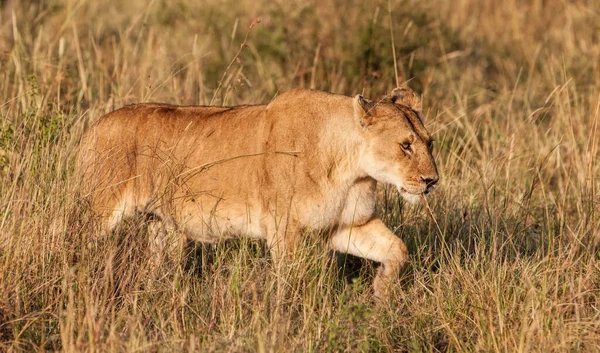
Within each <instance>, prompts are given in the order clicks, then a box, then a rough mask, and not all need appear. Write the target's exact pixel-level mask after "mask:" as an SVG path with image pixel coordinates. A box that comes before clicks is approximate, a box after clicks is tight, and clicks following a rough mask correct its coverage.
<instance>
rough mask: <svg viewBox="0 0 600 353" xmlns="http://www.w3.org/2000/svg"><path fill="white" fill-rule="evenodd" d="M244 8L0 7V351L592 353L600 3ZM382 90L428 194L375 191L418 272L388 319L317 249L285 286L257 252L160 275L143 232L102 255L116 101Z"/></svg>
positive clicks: (599, 318) (310, 248)
mask: <svg viewBox="0 0 600 353" xmlns="http://www.w3.org/2000/svg"><path fill="white" fill-rule="evenodd" d="M258 5H260V6H258ZM258 5H257V2H256V1H249V0H242V1H235V2H234V1H229V0H225V1H203V2H196V1H190V0H172V1H163V0H155V1H150V2H147V1H141V0H132V1H127V2H120V1H91V0H76V1H63V0H41V1H15V0H12V1H11V0H8V1H0V351H8V352H19V351H44V350H50V351H65V352H79V351H90V352H94V351H96V352H111V351H249V352H267V351H276V352H288V351H290V352H291V351H294V352H295V351H299V352H304V351H318V352H337V351H429V352H438V351H444V352H445V351H449V352H460V351H486V352H489V351H510V352H529V351H542V352H548V351H560V352H564V351H586V352H589V351H600V343H599V342H600V310H599V309H598V308H599V307H600V290H599V288H600V256H599V255H600V251H599V250H600V248H599V244H600V194H599V190H600V165H599V161H600V141H599V140H600V137H599V136H600V127H599V126H598V125H599V124H600V7H599V6H598V4H597V2H596V1H593V0H582V1H577V2H567V1H545V2H543V1H539V0H521V1H503V2H494V1H478V0H455V1H448V0H427V1H412V0H405V1H391V2H390V3H388V2H386V1H380V2H379V1H374V2H372V3H370V4H369V3H368V2H363V1H357V0H351V1H337V0H332V1H322V2H315V1H289V2H272V1H262V0H261V1H258ZM258 18H260V19H261V22H260V23H256V22H257V21H256V20H257V19H258ZM252 23H254V24H255V25H254V26H252V28H250V27H251V24H252ZM390 24H392V26H391V27H390ZM392 35H393V38H394V41H393V42H392ZM242 43H245V45H244V46H241V44H242ZM392 48H393V49H394V50H393V49H392ZM394 57H396V60H397V67H396V68H395V67H394ZM396 70H397V72H398V76H399V79H401V80H410V85H411V86H412V87H413V88H415V89H416V90H417V91H419V92H421V93H422V94H423V100H424V104H423V105H424V107H425V112H424V115H425V120H426V125H427V127H428V129H429V131H430V132H432V133H433V134H434V136H435V139H436V142H435V144H436V152H435V154H436V159H437V161H438V166H439V168H440V171H441V181H440V186H439V187H438V188H437V191H436V192H435V193H434V194H433V195H431V197H430V198H429V209H424V208H423V206H417V207H414V206H409V205H407V204H404V203H403V202H402V201H401V200H398V196H397V194H396V192H395V191H393V190H392V189H391V188H386V187H383V186H382V187H381V188H380V190H379V192H380V197H379V203H378V206H377V208H378V214H379V215H380V217H381V218H382V219H383V220H384V221H385V222H386V224H388V226H389V227H390V228H391V229H394V230H395V232H396V233H397V234H398V235H399V236H401V237H402V239H404V241H405V242H406V243H407V245H408V247H409V251H410V254H411V258H410V261H411V262H410V266H409V268H408V269H407V270H406V271H405V273H404V274H403V276H402V278H400V279H399V281H398V285H397V287H396V288H395V295H394V297H393V299H391V300H389V301H387V302H384V303H382V304H381V305H374V304H373V302H372V295H371V292H370V287H369V283H370V282H369V281H370V278H371V277H372V275H373V272H374V271H373V269H374V265H375V264H371V263H363V262H359V264H358V265H360V266H356V263H355V262H356V261H357V260H356V259H350V258H348V259H345V258H343V257H339V256H338V257H336V256H334V255H333V254H331V253H330V252H328V251H327V249H326V247H325V244H324V242H323V241H322V240H320V239H322V236H321V235H319V234H307V237H306V243H305V247H304V250H303V251H302V253H300V254H298V256H297V261H294V262H293V263H291V264H290V265H289V266H288V267H287V268H286V269H285V270H284V272H285V273H283V274H280V273H277V271H275V270H274V268H273V266H272V265H271V263H270V260H269V257H268V255H267V254H266V251H265V249H264V244H262V243H257V242H253V241H249V240H241V241H238V242H227V243H223V244H218V245H216V246H202V245H196V246H192V247H190V248H188V250H190V251H189V254H188V255H187V256H185V257H184V259H185V261H175V262H173V261H167V260H165V262H164V263H163V264H162V265H161V267H160V268H158V269H156V268H153V267H152V266H151V265H150V264H149V263H148V261H146V260H147V257H148V251H149V250H148V246H147V243H148V239H147V237H145V235H146V229H145V228H146V227H147V224H145V223H144V222H135V221H131V222H127V223H125V224H123V225H122V226H121V228H120V230H119V231H118V232H117V234H114V235H113V236H102V235H101V234H100V232H99V231H98V225H97V224H95V223H94V221H93V217H90V215H89V214H88V213H87V210H86V207H85V204H83V203H82V202H81V200H80V199H78V198H77V197H76V195H75V194H74V193H73V192H72V191H71V190H72V187H71V183H72V180H73V175H72V165H73V159H74V155H75V153H76V151H77V143H78V141H79V139H80V137H81V134H82V132H83V131H84V130H85V129H86V128H87V126H88V125H89V123H90V122H92V121H94V120H95V119H97V118H98V117H100V116H101V115H102V114H104V113H106V112H108V111H111V110H113V109H115V108H118V107H120V106H122V105H124V104H127V103H130V102H142V101H164V102H170V103H178V104H208V103H209V102H212V103H213V104H217V105H220V104H226V105H232V104H244V103H259V102H268V101H269V100H270V99H271V98H272V97H274V96H275V95H277V94H278V93H279V92H282V91H284V90H287V89H290V88H294V87H312V88H317V89H322V90H326V91H332V92H338V93H344V94H348V95H353V94H356V93H363V94H365V95H366V96H368V97H369V96H370V97H375V96H377V95H381V94H385V93H387V92H389V91H390V90H391V89H392V88H393V87H394V86H395V83H396V74H395V71H396ZM57 219H58V220H61V222H57V221H56V220H57ZM59 224H61V225H62V226H58V225H59ZM345 265H348V266H345ZM351 265H353V266H351ZM349 267H350V268H349ZM344 268H345V270H344ZM356 268H358V270H357V271H358V272H357V273H358V274H356V273H353V272H352V269H355V270H356ZM348 278H349V279H348Z"/></svg>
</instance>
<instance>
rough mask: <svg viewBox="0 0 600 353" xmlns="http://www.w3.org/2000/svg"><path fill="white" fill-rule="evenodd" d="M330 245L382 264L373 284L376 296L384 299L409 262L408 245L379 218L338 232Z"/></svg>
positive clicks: (343, 228)
mask: <svg viewBox="0 0 600 353" xmlns="http://www.w3.org/2000/svg"><path fill="white" fill-rule="evenodd" d="M329 243H330V245H331V247H332V248H333V249H335V250H337V251H341V252H344V253H348V254H351V255H354V256H360V257H363V258H366V259H369V260H373V261H377V262H380V263H381V266H380V267H379V268H378V269H377V275H376V276H375V280H374V281H373V289H374V291H375V296H376V297H377V298H380V299H381V298H382V297H384V296H385V294H386V292H387V290H388V287H389V285H390V283H391V282H392V281H393V280H394V279H396V278H397V277H398V274H399V273H400V270H402V268H403V267H404V265H405V264H406V262H407V260H408V252H407V250H406V245H405V244H404V242H403V241H402V240H401V239H400V238H398V237H397V236H396V235H395V234H394V233H392V231H391V230H389V229H388V228H387V227H386V226H385V224H383V222H382V221H381V220H380V219H378V218H373V219H371V220H370V221H368V222H366V223H365V224H363V225H360V226H356V225H354V226H346V227H342V228H340V229H338V230H337V232H336V233H335V234H334V235H333V236H332V237H331V239H330V241H329Z"/></svg>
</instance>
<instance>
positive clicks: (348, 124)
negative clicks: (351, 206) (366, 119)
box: [320, 111, 367, 185]
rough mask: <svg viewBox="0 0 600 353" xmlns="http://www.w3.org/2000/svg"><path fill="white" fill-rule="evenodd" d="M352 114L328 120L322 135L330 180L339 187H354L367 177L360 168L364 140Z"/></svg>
mask: <svg viewBox="0 0 600 353" xmlns="http://www.w3.org/2000/svg"><path fill="white" fill-rule="evenodd" d="M351 113H352V112H351V111H350V112H341V113H340V114H339V115H337V116H332V117H331V119H328V123H327V124H326V125H325V126H324V130H323V131H324V132H323V134H322V135H321V141H320V150H321V151H326V153H325V155H324V156H323V157H324V158H325V160H324V161H323V162H324V163H325V167H326V173H327V176H328V179H329V180H331V181H332V182H334V183H336V184H339V185H352V184H353V183H354V182H355V181H356V180H359V179H362V178H364V177H367V174H366V173H365V172H364V170H362V168H361V167H360V154H361V149H362V144H363V139H362V137H361V135H360V133H359V132H358V131H357V127H356V124H354V121H353V120H352V119H353V116H352V115H350V114H351Z"/></svg>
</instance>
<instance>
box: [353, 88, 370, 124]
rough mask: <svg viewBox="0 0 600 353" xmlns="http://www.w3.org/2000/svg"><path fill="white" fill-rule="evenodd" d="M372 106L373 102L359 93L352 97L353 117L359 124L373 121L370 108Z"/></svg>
mask: <svg viewBox="0 0 600 353" xmlns="http://www.w3.org/2000/svg"><path fill="white" fill-rule="evenodd" d="M374 107H375V104H374V103H373V102H372V101H370V100H368V99H365V97H363V96H361V95H360V94H357V95H356V97H354V117H355V118H356V120H357V121H358V122H359V123H360V125H361V126H368V125H370V124H371V123H372V122H373V112H372V109H373V108H374Z"/></svg>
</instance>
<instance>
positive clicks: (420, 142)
mask: <svg viewBox="0 0 600 353" xmlns="http://www.w3.org/2000/svg"><path fill="white" fill-rule="evenodd" d="M76 175H78V176H81V178H82V182H83V184H82V185H83V187H84V189H83V190H84V195H85V196H87V197H89V198H90V205H91V209H92V211H93V212H94V213H95V214H96V215H97V216H98V217H99V219H100V220H101V224H102V228H103V231H105V232H109V231H111V230H112V229H113V228H114V227H115V226H116V225H117V224H118V223H119V222H120V221H121V220H123V219H124V218H126V217H130V216H132V215H134V214H144V215H149V216H152V217H153V218H154V219H158V220H160V222H161V224H164V225H165V226H166V227H171V228H174V229H177V230H178V232H177V233H179V234H182V237H188V238H189V239H191V240H195V241H200V242H207V243H214V242H217V241H219V240H221V239H225V238H231V237H242V236H247V237H253V238H258V239H264V240H266V241H267V244H268V246H269V248H270V252H271V255H272V259H273V261H274V262H275V263H279V262H281V261H283V262H285V259H286V258H287V257H288V256H290V255H291V254H293V252H294V249H295V248H296V247H297V241H298V239H299V237H301V236H302V235H303V234H307V232H305V230H327V229H329V230H330V232H329V236H328V239H327V241H328V244H329V245H330V247H331V248H332V249H334V250H337V251H339V252H342V253H348V254H352V255H355V256H359V257H363V258H366V259H369V260H373V261H376V262H379V263H380V266H379V267H378V269H377V273H376V275H375V278H374V281H373V289H374V293H375V295H376V296H377V297H378V298H381V297H383V296H384V295H385V293H386V290H387V288H388V286H389V283H390V282H391V281H392V280H393V279H394V278H396V277H397V276H398V275H399V273H400V271H401V269H402V268H403V267H404V265H405V264H406V262H407V259H408V253H407V248H406V246H405V244H404V242H403V241H402V240H401V239H400V238H399V237H398V236H396V235H395V234H394V233H393V232H392V231H391V230H390V229H389V228H388V227H386V225H385V224H384V223H383V222H382V221H381V220H380V219H379V218H377V216H376V215H375V201H376V185H377V182H381V183H385V184H391V185H393V186H395V187H396V188H397V189H398V191H399V193H400V195H402V197H404V198H405V199H406V200H408V201H410V202H417V201H419V200H420V199H421V198H422V197H423V195H424V194H427V193H428V192H429V191H430V190H432V188H433V187H434V185H435V184H436V183H437V182H438V178H439V177H438V171H437V167H436V163H435V160H434V158H433V155H432V138H431V136H430V134H429V133H428V131H427V130H426V128H425V126H424V124H423V120H422V117H421V101H420V99H419V97H418V96H417V95H416V94H415V93H414V92H413V91H412V90H411V89H410V88H408V87H402V88H396V89H394V90H393V91H392V92H391V94H390V95H388V96H387V98H386V99H383V100H380V101H373V100H369V99H366V98H364V97H363V96H362V95H360V94H359V95H356V96H355V97H348V96H344V95H338V94H331V93H326V92H321V91H315V90H308V89H293V90H290V91H287V92H285V93H283V94H281V95H279V96H277V97H276V98H274V99H273V100H272V101H271V102H270V103H269V104H266V105H243V106H233V107H214V106H174V105H167V104H154V103H143V104H134V105H129V106H125V107H123V108H121V109H118V110H116V111H113V112H111V113H109V114H107V115H105V116H103V117H101V118H100V119H99V120H98V121H97V122H96V123H95V124H93V126H92V127H91V128H90V129H89V130H88V131H87V132H86V133H85V134H84V136H83V138H82V140H81V143H80V151H79V154H78V157H77V162H76ZM312 233H313V234H314V233H316V234H319V233H318V232H312ZM323 233H327V232H321V233H320V234H323Z"/></svg>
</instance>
